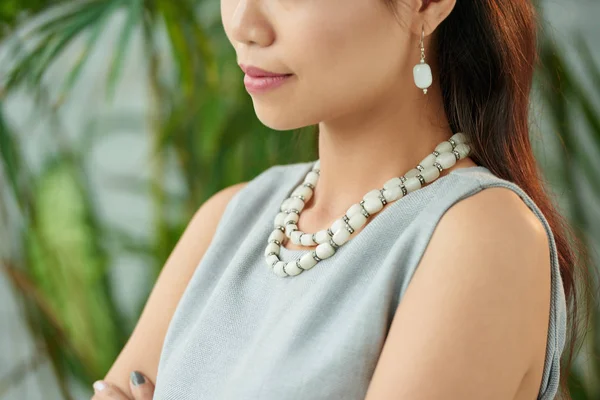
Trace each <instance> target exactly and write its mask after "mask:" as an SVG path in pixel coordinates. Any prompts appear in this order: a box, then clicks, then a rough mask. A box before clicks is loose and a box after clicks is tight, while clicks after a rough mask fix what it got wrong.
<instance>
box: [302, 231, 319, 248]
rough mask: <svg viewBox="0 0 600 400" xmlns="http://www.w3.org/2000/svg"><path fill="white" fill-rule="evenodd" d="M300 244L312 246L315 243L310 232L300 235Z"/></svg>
mask: <svg viewBox="0 0 600 400" xmlns="http://www.w3.org/2000/svg"><path fill="white" fill-rule="evenodd" d="M300 244H301V245H302V246H314V245H315V244H316V243H315V242H314V241H313V240H312V234H310V233H305V234H304V235H302V236H300Z"/></svg>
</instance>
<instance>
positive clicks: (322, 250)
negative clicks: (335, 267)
mask: <svg viewBox="0 0 600 400" xmlns="http://www.w3.org/2000/svg"><path fill="white" fill-rule="evenodd" d="M315 252H316V253H317V257H319V258H320V259H321V260H324V259H326V258H329V257H331V256H332V255H333V254H334V253H335V249H334V248H333V247H331V245H330V244H329V242H325V243H321V244H320V245H318V246H317V248H316V249H315Z"/></svg>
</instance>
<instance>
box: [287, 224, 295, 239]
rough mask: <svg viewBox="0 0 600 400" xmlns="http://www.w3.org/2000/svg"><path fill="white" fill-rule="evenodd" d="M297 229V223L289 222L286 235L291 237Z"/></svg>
mask: <svg viewBox="0 0 600 400" xmlns="http://www.w3.org/2000/svg"><path fill="white" fill-rule="evenodd" d="M295 229H298V225H295V224H287V225H286V226H285V235H286V236H287V237H290V235H291V234H292V232H293V231H294V230H295Z"/></svg>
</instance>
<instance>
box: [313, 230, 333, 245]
mask: <svg viewBox="0 0 600 400" xmlns="http://www.w3.org/2000/svg"><path fill="white" fill-rule="evenodd" d="M329 237H330V236H329V233H327V230H325V229H323V230H320V231H318V232H317V233H315V240H316V241H317V243H325V242H328V241H329Z"/></svg>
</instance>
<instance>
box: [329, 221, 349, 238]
mask: <svg viewBox="0 0 600 400" xmlns="http://www.w3.org/2000/svg"><path fill="white" fill-rule="evenodd" d="M329 229H331V232H333V233H336V232H337V231H338V230H340V229H346V223H345V222H344V220H343V219H341V218H340V219H336V220H335V221H334V222H333V224H331V227H330V228H329ZM327 240H329V238H328V239H327Z"/></svg>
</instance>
